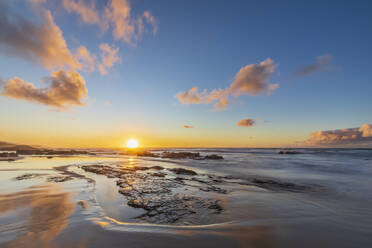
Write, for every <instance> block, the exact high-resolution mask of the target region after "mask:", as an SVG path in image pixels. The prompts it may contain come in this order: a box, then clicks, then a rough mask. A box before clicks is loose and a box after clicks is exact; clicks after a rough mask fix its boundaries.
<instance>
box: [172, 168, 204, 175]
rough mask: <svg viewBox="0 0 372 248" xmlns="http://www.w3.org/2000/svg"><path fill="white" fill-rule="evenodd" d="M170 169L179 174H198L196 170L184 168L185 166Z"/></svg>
mask: <svg viewBox="0 0 372 248" xmlns="http://www.w3.org/2000/svg"><path fill="white" fill-rule="evenodd" d="M168 170H170V171H172V172H174V173H176V174H177V175H190V176H195V175H198V173H196V172H195V171H193V170H188V169H184V168H172V169H168Z"/></svg>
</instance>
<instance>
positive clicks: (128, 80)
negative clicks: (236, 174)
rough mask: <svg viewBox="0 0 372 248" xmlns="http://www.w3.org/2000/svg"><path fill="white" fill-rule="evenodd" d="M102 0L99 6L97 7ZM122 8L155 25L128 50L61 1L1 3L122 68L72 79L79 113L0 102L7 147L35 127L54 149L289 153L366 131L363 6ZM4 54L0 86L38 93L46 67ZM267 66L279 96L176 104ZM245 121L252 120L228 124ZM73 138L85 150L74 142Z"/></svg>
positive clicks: (371, 115)
mask: <svg viewBox="0 0 372 248" xmlns="http://www.w3.org/2000/svg"><path fill="white" fill-rule="evenodd" d="M71 1H72V0H71ZM85 2H86V3H89V1H85ZM107 4H109V2H107V1H105V2H103V1H101V2H99V3H97V4H96V6H95V9H96V11H97V12H100V11H101V10H102V9H103V8H104V7H105V6H106V5H107ZM128 4H130V7H131V15H132V16H133V17H135V16H140V15H142V13H143V12H144V11H149V12H151V15H152V16H153V17H154V18H155V20H156V26H157V27H158V31H157V33H156V34H155V35H153V34H152V30H153V29H151V27H150V26H149V25H148V26H147V28H148V31H147V32H144V33H143V34H142V35H141V37H140V39H139V40H138V41H137V42H136V44H134V45H133V44H132V45H130V44H128V43H127V42H125V41H123V40H117V39H114V37H113V35H112V31H111V30H110V29H108V30H106V31H105V32H103V31H102V30H101V29H100V27H99V26H98V25H95V24H88V23H86V22H84V21H83V20H82V19H81V18H80V16H79V15H78V14H76V13H74V12H70V13H69V12H68V11H66V9H65V8H64V7H63V6H62V4H61V3H60V2H59V1H46V2H44V3H41V4H32V3H29V2H27V1H26V2H24V1H20V0H17V1H12V2H10V3H8V4H7V5H8V6H9V11H12V12H15V13H19V14H20V15H22V16H23V17H24V18H26V19H27V20H30V21H31V22H34V23H38V22H40V14H39V11H40V9H47V10H49V11H50V12H51V14H52V16H53V19H54V22H55V24H56V25H57V26H58V27H59V28H60V29H61V30H62V33H63V37H64V39H65V41H66V43H67V46H68V48H69V49H70V50H71V51H74V50H75V49H76V48H77V47H79V46H81V45H83V46H85V47H86V48H87V49H88V50H89V51H90V52H91V53H92V54H96V55H97V58H99V53H100V50H99V46H100V44H102V43H107V44H110V46H113V47H116V48H119V52H118V56H119V57H120V62H117V63H115V64H114V65H113V66H112V67H111V68H109V70H108V71H109V73H107V74H106V75H101V74H100V73H99V72H98V70H95V71H93V72H89V71H79V73H80V75H81V76H82V77H83V78H84V79H85V81H86V87H87V89H88V99H87V100H86V102H87V103H88V104H87V106H72V107H71V108H70V109H69V110H63V111H55V110H50V109H51V108H50V106H45V104H38V103H35V102H29V101H25V100H22V99H13V98H6V97H4V96H3V97H1V98H0V114H1V117H0V121H1V122H2V123H4V124H2V128H1V129H0V135H1V136H3V137H4V139H6V141H13V140H14V141H16V142H23V143H30V142H31V143H36V142H37V139H36V138H27V137H34V136H35V137H37V135H35V134H34V128H33V127H38V129H37V130H39V129H40V130H42V127H44V128H45V129H44V130H45V136H47V137H45V139H41V140H40V142H41V143H43V144H46V145H50V146H53V142H52V141H50V138H48V137H53V139H55V144H56V145H60V146H69V145H71V146H80V145H82V144H84V145H86V144H89V142H92V144H94V145H95V146H99V144H100V142H101V141H102V144H104V145H105V146H108V145H109V142H110V141H108V140H109V139H111V140H112V146H116V145H119V144H120V142H123V141H124V140H125V139H126V138H128V137H131V136H133V137H137V138H139V139H140V140H142V143H144V144H146V145H149V146H167V145H169V146H183V144H184V145H185V146H214V144H216V145H215V146H223V144H226V146H288V145H291V144H294V143H295V142H297V141H304V140H306V139H307V138H308V137H309V134H310V133H311V132H314V131H318V130H333V129H340V128H356V127H360V126H361V125H363V124H366V123H372V111H371V109H372V100H371V98H370V95H371V92H372V84H371V70H370V68H369V67H370V64H371V63H370V58H371V56H372V49H371V47H370V44H372V32H371V30H372V29H371V28H372V16H371V14H370V13H371V10H372V3H371V2H370V1H357V2H352V1H337V2H335V1H306V2H305V1H133V0H132V1H130V2H128ZM6 11H8V10H6ZM8 46H9V44H8ZM4 49H8V48H7V46H4V45H2V44H0V67H1V68H2V69H1V74H0V76H1V78H2V79H3V81H5V82H6V80H8V79H11V78H14V77H19V78H22V79H24V80H25V81H26V82H32V83H33V84H34V85H35V86H37V87H45V85H43V83H40V79H41V78H43V77H47V76H49V75H50V71H51V70H50V69H49V68H45V67H43V66H42V65H40V64H39V63H35V62H33V61H31V60H27V59H24V58H22V57H19V56H18V57H17V56H12V55H9V54H7V53H6V52H4ZM322 55H330V56H332V62H331V63H330V64H329V65H328V67H329V68H328V69H323V70H322V69H320V70H316V71H314V72H313V73H310V74H308V75H305V76H302V77H295V76H293V73H294V72H295V71H296V70H299V69H301V68H303V67H304V66H308V65H312V64H314V63H316V60H317V57H318V56H322ZM267 58H270V59H271V60H273V61H274V62H275V63H276V64H277V67H276V69H275V71H274V72H273V74H272V76H271V77H270V78H269V79H268V81H269V82H270V83H277V84H279V88H278V89H276V90H275V91H274V92H273V93H272V94H271V95H267V94H258V95H257V96H251V95H246V94H244V95H241V96H239V97H236V98H235V97H230V98H229V100H230V104H229V105H228V107H227V109H226V110H224V111H221V110H213V105H210V104H190V105H185V104H182V103H181V102H179V101H178V99H177V98H176V97H175V95H176V94H177V93H179V92H186V91H188V90H189V89H191V88H192V87H194V86H198V87H199V89H200V90H203V89H207V90H208V91H211V90H213V89H216V88H222V89H225V88H227V87H229V85H230V84H231V83H232V82H233V81H234V77H235V75H236V74H237V72H238V71H239V70H240V69H241V68H242V67H244V66H247V65H251V64H255V65H256V64H259V63H260V62H262V61H264V60H266V59H267ZM107 101H109V103H110V104H105V102H107ZM246 118H250V119H254V120H255V121H256V124H255V125H254V126H252V127H238V126H236V122H238V121H239V120H241V119H246ZM183 125H192V126H194V128H193V129H184V128H183ZM62 130H63V131H62ZM57 132H58V133H59V132H61V133H63V134H64V135H63V136H64V137H60V136H58V135H56V134H55V133H57ZM21 134H22V137H21ZM82 134H84V135H82ZM56 136H58V137H56ZM201 136H202V137H203V139H201V138H200V137H201ZM82 139H83V140H85V141H86V142H83V143H80V142H81V140H82Z"/></svg>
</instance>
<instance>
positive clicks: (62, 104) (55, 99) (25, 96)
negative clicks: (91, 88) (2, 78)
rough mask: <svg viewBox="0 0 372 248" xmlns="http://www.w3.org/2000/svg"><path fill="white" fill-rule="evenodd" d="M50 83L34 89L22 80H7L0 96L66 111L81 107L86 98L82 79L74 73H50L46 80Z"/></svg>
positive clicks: (32, 85)
mask: <svg viewBox="0 0 372 248" xmlns="http://www.w3.org/2000/svg"><path fill="white" fill-rule="evenodd" d="M46 81H47V82H48V83H50V86H49V87H47V88H36V87H35V86H34V84H32V83H27V82H25V81H24V80H23V79H20V78H13V79H9V80H8V81H7V82H6V83H5V84H4V85H3V87H2V92H1V95H3V96H6V97H9V98H14V99H20V100H25V101H29V102H36V103H39V104H43V105H47V106H53V107H56V108H57V109H60V110H63V109H68V108H70V107H71V106H83V105H84V103H83V102H82V99H84V98H87V93H88V90H87V88H86V87H85V80H84V79H83V77H82V76H81V75H80V74H79V73H77V72H74V71H71V72H65V71H62V70H61V71H58V72H52V73H51V76H50V77H47V78H46Z"/></svg>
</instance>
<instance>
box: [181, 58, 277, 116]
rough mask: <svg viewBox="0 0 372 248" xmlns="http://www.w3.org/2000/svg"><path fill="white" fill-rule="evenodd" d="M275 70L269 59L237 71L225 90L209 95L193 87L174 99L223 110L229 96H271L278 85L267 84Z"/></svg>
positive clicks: (187, 103)
mask: <svg viewBox="0 0 372 248" xmlns="http://www.w3.org/2000/svg"><path fill="white" fill-rule="evenodd" d="M275 68H276V64H275V63H274V62H273V61H272V60H271V59H270V58H268V59H266V60H264V61H262V62H261V63H259V64H257V65H255V64H251V65H247V66H245V67H243V68H241V69H240V70H239V72H238V73H237V74H236V75H235V78H234V81H233V82H232V84H231V85H230V86H229V87H228V88H226V89H213V90H212V91H211V92H210V93H208V92H207V90H204V91H202V92H199V91H198V87H196V86H194V87H192V88H191V89H190V90H188V91H186V92H179V93H177V94H176V96H175V97H176V98H177V99H178V101H179V102H181V103H182V104H186V105H189V104H211V103H214V108H215V109H217V110H225V109H226V108H227V106H228V105H229V95H233V96H236V97H237V96H240V95H257V94H259V93H264V92H265V93H266V94H267V95H271V93H272V92H274V91H275V90H276V89H277V88H278V87H279V84H271V83H269V81H268V80H269V78H271V76H272V74H273V73H274V71H275Z"/></svg>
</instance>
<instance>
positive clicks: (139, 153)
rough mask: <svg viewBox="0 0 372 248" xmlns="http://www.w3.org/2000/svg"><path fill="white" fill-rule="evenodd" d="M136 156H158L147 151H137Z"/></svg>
mask: <svg viewBox="0 0 372 248" xmlns="http://www.w3.org/2000/svg"><path fill="white" fill-rule="evenodd" d="M136 155H137V156H139V157H152V158H157V157H159V156H158V155H157V154H154V153H152V152H148V151H139V152H137V153H136Z"/></svg>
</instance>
